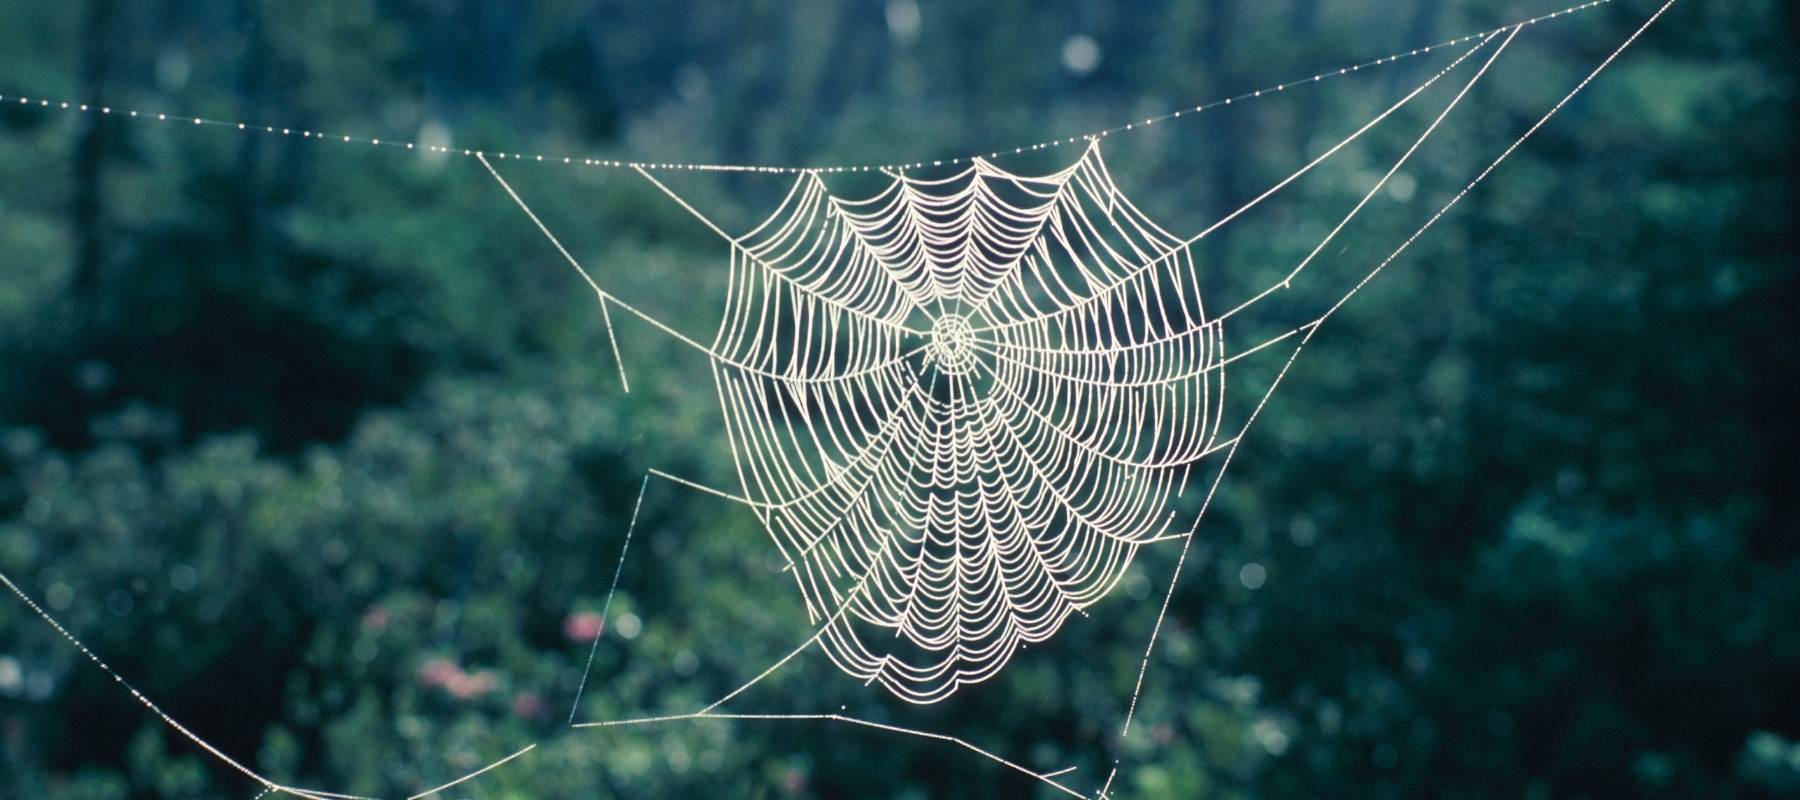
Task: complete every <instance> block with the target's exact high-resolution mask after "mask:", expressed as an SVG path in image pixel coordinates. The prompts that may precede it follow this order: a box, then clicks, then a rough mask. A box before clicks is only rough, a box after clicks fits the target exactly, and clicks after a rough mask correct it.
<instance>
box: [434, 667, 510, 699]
mask: <svg viewBox="0 0 1800 800" xmlns="http://www.w3.org/2000/svg"><path fill="white" fill-rule="evenodd" d="M499 684H500V679H499V678H497V677H495V676H494V673H492V672H490V671H488V670H485V669H484V670H481V671H480V672H474V673H469V672H460V673H458V674H457V676H456V677H455V678H452V679H451V680H450V682H449V683H448V684H445V686H444V689H445V690H446V691H448V692H449V693H450V696H451V697H454V698H456V699H458V700H473V699H475V698H477V697H480V696H482V695H484V694H487V693H488V692H491V691H493V690H494V687H496V686H498V685H499Z"/></svg>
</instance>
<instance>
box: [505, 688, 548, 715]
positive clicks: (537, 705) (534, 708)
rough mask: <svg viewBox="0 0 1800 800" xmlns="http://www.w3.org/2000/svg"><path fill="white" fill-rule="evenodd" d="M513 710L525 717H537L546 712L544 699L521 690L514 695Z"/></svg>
mask: <svg viewBox="0 0 1800 800" xmlns="http://www.w3.org/2000/svg"><path fill="white" fill-rule="evenodd" d="M512 712H513V715H514V716H517V717H521V718H524V719H537V718H538V717H539V716H540V715H542V714H543V713H544V701H543V700H540V699H538V696H537V695H535V694H532V693H531V692H520V693H518V694H516V695H514V696H513V702H512Z"/></svg>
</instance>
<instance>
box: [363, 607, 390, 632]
mask: <svg viewBox="0 0 1800 800" xmlns="http://www.w3.org/2000/svg"><path fill="white" fill-rule="evenodd" d="M387 624H388V610H387V609H386V608H383V607H381V606H378V605H375V606H369V610H367V611H364V612H363V616H362V626H363V630H365V631H370V632H375V631H379V630H381V629H382V628H386V627H387Z"/></svg>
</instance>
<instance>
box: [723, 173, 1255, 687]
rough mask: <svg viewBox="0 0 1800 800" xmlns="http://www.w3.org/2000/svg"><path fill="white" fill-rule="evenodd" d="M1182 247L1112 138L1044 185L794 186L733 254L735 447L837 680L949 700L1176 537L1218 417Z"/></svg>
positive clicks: (968, 176) (730, 347)
mask: <svg viewBox="0 0 1800 800" xmlns="http://www.w3.org/2000/svg"><path fill="white" fill-rule="evenodd" d="M1183 244H1184V243H1183V241H1182V240H1181V239H1180V238H1178V237H1176V236H1174V235H1172V234H1170V233H1168V232H1167V231H1165V230H1164V229H1162V228H1161V227H1159V226H1157V225H1156V224H1155V223H1153V222H1152V221H1151V220H1150V219H1149V218H1148V217H1146V216H1145V215H1144V214H1143V213H1142V212H1141V211H1139V210H1138V209H1137V208H1136V207H1135V206H1133V205H1132V204H1131V203H1130V201H1129V200H1127V199H1126V198H1125V196H1124V195H1123V194H1122V193H1121V192H1120V191H1119V189H1118V187H1117V186H1116V185H1115V184H1114V182H1113V180H1112V177H1111V176H1110V175H1109V174H1108V173H1107V170H1106V165H1105V162H1104V160H1103V159H1102V157H1101V153H1100V148H1099V146H1098V143H1097V142H1096V143H1093V144H1090V146H1089V147H1088V148H1087V150H1086V151H1085V153H1084V154H1083V155H1082V156H1081V158H1080V159H1079V160H1077V161H1076V162H1075V163H1074V164H1072V165H1071V166H1069V167H1067V168H1065V169H1062V170H1059V171H1056V172H1054V173H1050V174H1047V175H1021V174H1017V173H1013V172H1009V171H1006V170H1004V169H1002V168H1000V167H998V166H996V165H994V164H992V163H990V162H988V161H986V160H984V159H976V160H975V161H974V163H973V164H972V165H970V166H969V167H968V168H967V169H964V170H962V171H960V172H958V173H955V174H953V175H950V176H947V177H941V178H934V179H931V180H923V179H918V178H912V177H907V176H904V175H900V174H893V175H891V177H890V180H889V182H888V184H887V186H886V187H885V188H884V189H882V190H881V191H880V192H878V193H876V194H874V195H873V196H870V197H866V198H860V199H846V198H843V197H838V196H835V195H833V194H832V193H831V192H830V191H828V190H827V188H826V186H825V183H824V182H823V181H822V180H821V179H820V178H819V176H817V175H803V176H801V177H800V178H798V179H797V180H795V181H794V183H793V185H792V187H791V188H790V190H789V192H788V194H787V197H786V199H785V200H784V202H783V203H782V204H781V205H780V207H779V208H777V209H776V211H775V212H774V213H773V214H772V215H771V216H770V217H769V218H768V219H767V220H766V221H764V222H763V223H762V224H761V225H760V226H758V227H757V228H756V229H754V230H752V231H751V232H750V233H749V234H747V235H746V236H744V237H742V238H741V239H739V240H738V242H737V244H736V246H735V247H733V251H732V258H731V266H730V269H731V281H730V290H729V297H728V299H727V301H726V305H725V312H724V314H723V316H722V322H721V325H720V327H719V330H718V335H717V337H716V339H715V343H714V347H715V349H716V351H717V352H718V353H719V354H720V356H721V358H720V359H718V360H716V361H715V362H714V363H715V368H714V370H713V373H714V376H715V379H716V380H717V383H718V389H719V395H720V398H721V402H722V405H723V409H724V418H725V422H726V429H727V433H728V435H729V439H730V444H731V450H732V453H733V455H734V457H735V459H736V463H737V467H738V472H739V476H740V482H741V484H742V490H743V495H744V497H746V498H747V499H748V500H749V501H750V505H751V507H752V508H754V509H756V512H757V514H758V515H759V516H760V517H761V519H762V522H763V524H764V526H765V527H766V528H767V529H768V531H769V534H770V536H771V538H773V539H774V541H775V544H776V546H777V547H779V548H780V550H781V554H782V556H783V558H784V559H785V561H786V563H787V566H788V568H789V571H790V572H791V573H792V575H793V579H794V582H795V584H796V585H797V586H798V588H799V590H800V593H801V595H802V597H803V598H804V600H805V603H806V608H807V610H808V613H809V614H810V615H811V616H812V618H813V621H814V622H815V623H816V624H822V625H824V626H825V635H824V636H823V637H822V638H821V639H820V644H821V647H822V649H823V650H824V652H825V653H826V654H827V655H828V656H829V657H830V658H831V660H832V661H833V662H834V663H835V664H837V666H838V667H840V668H841V669H843V670H844V671H845V672H847V673H849V674H850V675H852V676H855V677H857V678H859V679H862V680H864V681H869V682H875V683H879V684H880V685H882V686H884V687H886V688H887V689H888V690H889V691H891V692H893V694H895V695H896V696H898V697H901V698H903V699H906V700H909V701H912V702H920V703H923V702H932V701H935V700H939V699H942V698H944V697H946V696H948V695H949V694H951V693H953V692H954V691H955V690H956V689H957V688H958V687H959V686H962V685H966V684H969V683H973V682H978V681H981V680H984V679H986V678H988V677H990V676H992V675H993V674H995V673H996V672H997V671H999V670H1000V669H1001V668H1002V667H1004V666H1005V665H1006V663H1007V662H1008V660H1009V659H1010V658H1011V657H1012V655H1013V654H1014V653H1015V652H1017V651H1018V649H1019V648H1020V646H1021V645H1024V644H1027V643H1032V642H1042V641H1045V640H1047V639H1049V638H1050V637H1051V636H1053V635H1054V634H1055V633H1056V632H1057V630H1058V629H1059V628H1060V627H1061V626H1062V624H1063V623H1064V621H1065V620H1067V619H1068V618H1069V616H1070V615H1071V614H1074V613H1077V612H1079V611H1081V610H1082V609H1084V608H1086V607H1087V606H1089V605H1092V604H1093V603H1095V602H1097V601H1099V600H1100V599H1101V598H1102V597H1103V596H1105V595H1106V593H1107V592H1108V590H1109V589H1111V588H1112V587H1113V586H1114V584H1116V583H1117V582H1118V580H1119V578H1120V577H1121V576H1122V575H1123V574H1124V571H1125V569H1126V568H1127V567H1128V566H1129V565H1130V564H1131V561H1132V556H1133V555H1134V554H1135V553H1136V551H1137V548H1138V547H1139V546H1141V545H1142V544H1144V543H1145V542H1148V541H1153V540H1157V539H1158V538H1160V537H1162V536H1163V535H1164V534H1166V533H1167V527H1168V524H1169V522H1170V519H1171V515H1170V514H1169V513H1168V511H1167V505H1168V501H1169V500H1170V499H1171V497H1173V496H1174V495H1175V494H1176V492H1177V491H1178V490H1179V487H1180V484H1181V482H1182V480H1183V479H1184V477H1185V474H1186V473H1187V471H1188V469H1189V467H1190V466H1191V465H1192V464H1193V463H1194V462H1195V461H1197V460H1199V459H1200V458H1202V457H1204V456H1205V455H1206V454H1207V453H1208V452H1209V450H1208V447H1209V445H1210V444H1211V443H1212V441H1213V440H1214V439H1215V437H1216V436H1217V434H1218V430H1219V419H1220V413H1219V410H1220V409H1219V406H1220V403H1221V402H1222V400H1223V396H1224V391H1223V389H1224V386H1223V378H1224V374H1223V370H1222V369H1221V356H1222V354H1223V350H1224V348H1223V337H1222V333H1221V331H1222V325H1219V324H1214V323H1210V322H1209V321H1208V319H1207V317H1206V313H1205V309H1204V306H1203V304H1202V302H1201V292H1200V291H1199V285H1200V275H1199V274H1198V270H1197V269H1196V266H1195V262H1194V258H1193V256H1192V254H1191V252H1190V248H1187V247H1184V246H1183ZM738 365H747V366H749V367H754V369H746V368H743V367H740V366H738Z"/></svg>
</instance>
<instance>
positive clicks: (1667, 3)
mask: <svg viewBox="0 0 1800 800" xmlns="http://www.w3.org/2000/svg"><path fill="white" fill-rule="evenodd" d="M1674 5H1675V0H1664V2H1663V3H1662V5H1660V6H1658V7H1657V9H1656V11H1655V12H1654V13H1652V14H1651V15H1650V16H1649V17H1648V18H1647V19H1645V20H1644V22H1643V23H1642V24H1640V25H1639V26H1638V27H1637V29H1636V30H1634V31H1632V32H1631V35H1630V36H1627V37H1626V38H1625V41H1623V42H1621V43H1620V44H1619V46H1618V47H1617V48H1614V49H1613V51H1612V52H1611V53H1608V54H1607V56H1606V58H1605V59H1603V60H1601V62H1600V63H1599V64H1598V65H1596V66H1595V67H1594V69H1593V70H1592V71H1590V72H1588V74H1587V75H1586V76H1584V77H1582V79H1581V81H1580V82H1579V83H1577V84H1576V85H1575V87H1574V88H1573V89H1570V90H1569V91H1568V93H1567V94H1564V95H1563V96H1562V98H1561V99H1559V100H1557V101H1556V104H1555V105H1553V106H1551V107H1550V110H1548V111H1546V112H1545V113H1544V114H1543V116H1541V117H1539V118H1538V119H1537V121H1536V122H1534V123H1532V125H1531V127H1530V128H1527V129H1526V130H1525V132H1524V133H1523V134H1520V135H1519V137H1518V138H1517V139H1514V140H1513V142H1512V143H1511V144H1509V145H1507V147H1506V149H1505V150H1503V151H1501V153H1500V155H1499V156H1497V157H1495V158H1494V160H1492V161H1490V162H1488V165H1487V166H1486V167H1484V168H1482V170H1481V172H1480V173H1478V174H1476V176H1475V177H1474V178H1473V179H1472V180H1470V181H1469V182H1468V183H1467V184H1466V185H1464V186H1463V188H1462V189H1461V190H1460V191H1458V192H1457V193H1456V194H1455V195H1454V196H1452V197H1451V198H1450V200H1449V201H1447V202H1445V203H1444V205H1443V206H1441V207H1439V209H1438V210H1437V211H1436V212H1434V213H1433V214H1432V215H1431V217H1430V218H1428V219H1427V220H1426V221H1425V223H1424V224H1423V225H1421V226H1419V228H1418V229H1417V230H1415V231H1414V232H1413V233H1412V234H1411V235H1410V236H1408V237H1407V238H1406V240H1405V241H1403V242H1401V244H1400V246H1399V247H1397V248H1395V249H1394V251H1393V252H1391V253H1389V254H1388V255H1387V257H1385V258H1383V259H1382V260H1381V261H1380V263H1378V264H1376V265H1375V268H1374V269H1372V270H1370V271H1369V272H1368V274H1366V275H1364V276H1363V278H1362V280H1360V281H1358V282H1357V283H1356V285H1355V286H1353V287H1351V289H1350V291H1349V292H1347V293H1346V294H1344V295H1343V296H1342V297H1340V298H1338V301H1337V302H1336V303H1334V304H1332V306H1331V307H1330V308H1328V309H1326V311H1325V313H1324V314H1322V315H1320V316H1319V317H1318V318H1317V319H1315V320H1314V321H1313V322H1312V323H1310V325H1309V326H1308V330H1307V331H1306V333H1305V334H1304V335H1303V336H1302V337H1301V340H1300V345H1299V346H1298V347H1296V348H1294V351H1293V352H1292V353H1290V354H1289V355H1288V359H1287V361H1286V362H1285V363H1284V364H1283V365H1282V367H1281V370H1280V371H1279V372H1278V373H1276V376H1275V379H1274V381H1273V382H1272V383H1271V384H1270V386H1269V389H1268V391H1266V392H1264V393H1263V396H1262V398H1261V400H1259V401H1258V402H1257V404H1256V407H1255V408H1254V409H1252V410H1251V413H1250V416H1251V420H1252V421H1254V419H1255V417H1256V415H1257V414H1260V413H1261V412H1262V409H1263V407H1264V406H1265V405H1266V404H1267V403H1268V400H1269V397H1270V396H1271V395H1272V394H1273V393H1274V391H1275V388H1276V387H1277V386H1279V385H1280V383H1281V381H1282V379H1283V378H1285V377H1287V373H1288V370H1289V369H1290V368H1291V367H1292V366H1293V365H1294V361H1295V360H1296V359H1298V358H1299V357H1300V351H1301V350H1302V349H1304V348H1305V346H1306V344H1307V343H1308V342H1310V341H1311V340H1312V337H1313V336H1314V335H1315V334H1317V333H1318V331H1319V328H1320V327H1321V326H1322V325H1323V324H1324V322H1325V320H1327V319H1329V318H1330V317H1331V315H1332V314H1335V313H1337V311H1338V309H1340V308H1343V306H1344V304H1345V303H1347V302H1349V300H1350V298H1351V297H1353V296H1355V295H1356V293H1357V292H1360V291H1362V289H1363V287H1365V286H1367V285H1368V284H1369V282H1370V281H1372V280H1374V279H1375V276H1376V275H1379V274H1380V273H1381V271H1382V270H1384V269H1386V268H1387V266H1388V265H1389V264H1391V263H1393V262H1394V260H1395V259H1397V258H1399V257H1400V255H1401V254H1402V253H1404V252H1406V250H1407V249H1408V248H1410V247H1411V246H1412V244H1413V242H1416V241H1418V239H1419V237H1420V236H1423V235H1424V234H1425V232H1426V231H1428V230H1430V229H1431V228H1432V227H1433V226H1435V225H1436V224H1437V222H1438V220H1440V219H1442V218H1443V217H1444V215H1445V214H1448V213H1449V212H1450V210H1451V209H1453V208H1455V207H1456V205H1457V204H1458V203H1460V202H1462V199H1463V198H1464V197H1466V196H1468V194H1469V192H1470V191H1472V190H1474V188H1475V187H1476V186H1477V185H1479V184H1480V183H1481V182H1482V181H1484V180H1486V179H1487V177H1488V176H1489V175H1491V174H1492V173H1493V171H1494V170H1495V169H1497V168H1498V167H1499V166H1500V164H1501V162H1504V161H1505V160H1506V159H1507V158H1508V157H1510V156H1511V155H1512V154H1513V152H1514V151H1516V150H1518V149H1519V147H1521V146H1523V145H1524V144H1525V142H1526V141H1527V140H1529V139H1530V138H1531V137H1532V136H1533V135H1535V134H1536V133H1537V132H1538V130H1539V129H1540V128H1542V127H1543V126H1544V125H1545V124H1547V123H1548V122H1549V121H1550V119H1551V118H1552V117H1555V116H1556V114H1557V113H1558V112H1560V111H1561V110H1562V109H1563V107H1564V106H1566V105H1568V104H1569V101H1571V100H1573V99H1575V96H1576V95H1578V94H1580V93H1581V92H1582V90H1584V89H1586V88H1587V87H1588V84H1590V83H1592V82H1593V81H1594V79H1595V78H1597V77H1599V76H1600V73H1601V72H1603V71H1605V70H1606V68H1607V67H1608V66H1611V65H1612V63H1613V62H1614V61H1615V60H1617V59H1618V57H1619V56H1620V55H1621V54H1623V53H1624V52H1625V51H1626V49H1628V48H1630V47H1631V45H1632V44H1633V43H1635V42H1636V41H1637V40H1638V38H1639V37H1641V36H1643V34H1644V32H1645V31H1647V30H1649V29H1650V27H1651V26H1652V25H1654V24H1656V21H1657V20H1659V19H1661V18H1662V16H1663V15H1664V14H1665V13H1667V12H1668V10H1669V9H1670V8H1671V7H1673V6H1674ZM1236 454H1237V444H1235V443H1234V444H1233V445H1232V447H1231V450H1230V451H1229V452H1228V453H1227V454H1226V456H1225V465H1224V466H1221V468H1220V476H1221V478H1222V476H1223V471H1224V467H1225V466H1229V465H1230V461H1231V458H1232V457H1233V456H1235V455H1236ZM1219 481H1220V478H1215V479H1214V480H1213V482H1212V486H1211V487H1210V488H1209V489H1208V490H1207V494H1206V499H1205V501H1204V503H1203V504H1202V507H1201V512H1200V513H1201V515H1202V516H1203V515H1204V514H1205V510H1206V508H1207V507H1209V506H1210V505H1211V504H1212V501H1213V498H1214V496H1215V494H1216V492H1217V491H1218V488H1219ZM1199 522H1200V516H1196V517H1195V518H1194V524H1195V526H1196V527H1197V526H1198V525H1199ZM1192 544H1193V539H1192V538H1191V537H1190V538H1189V539H1187V540H1186V541H1184V542H1183V543H1182V548H1181V555H1180V556H1179V557H1178V558H1177V559H1176V563H1175V569H1174V570H1173V573H1174V574H1173V575H1172V576H1171V577H1170V580H1169V588H1168V591H1167V592H1166V593H1165V594H1164V596H1163V602H1162V607H1161V609H1160V610H1159V611H1158V613H1157V617H1156V624H1155V627H1154V628H1153V629H1152V633H1151V636H1150V642H1149V644H1148V645H1146V646H1145V648H1144V658H1143V661H1142V663H1141V664H1140V666H1139V669H1138V680H1137V685H1136V686H1135V687H1134V688H1133V690H1132V694H1131V706H1130V709H1129V710H1128V711H1127V713H1126V717H1125V722H1124V724H1123V726H1121V728H1120V733H1119V740H1120V743H1121V745H1122V744H1123V742H1124V738H1125V736H1126V735H1127V734H1128V733H1129V732H1130V728H1131V718H1132V713H1133V712H1135V711H1136V708H1137V703H1138V699H1139V698H1140V696H1141V695H1142V693H1143V688H1144V676H1145V673H1146V672H1147V670H1148V668H1149V666H1148V665H1149V663H1150V656H1151V654H1152V652H1153V651H1154V650H1155V648H1156V640H1157V637H1158V636H1159V635H1160V634H1161V632H1162V625H1163V622H1164V620H1165V619H1166V618H1167V616H1168V612H1169V604H1170V602H1171V601H1172V600H1173V599H1174V596H1175V588H1176V583H1177V582H1178V581H1179V580H1180V577H1181V568H1182V565H1183V564H1184V563H1185V562H1186V559H1187V555H1188V552H1189V548H1190V547H1191V546H1192ZM1118 773H1119V762H1118V761H1117V760H1115V761H1114V762H1113V768H1112V770H1111V771H1110V772H1109V773H1108V774H1107V776H1106V783H1105V785H1104V786H1103V787H1102V788H1101V790H1100V793H1099V796H1100V797H1102V798H1105V797H1109V796H1110V795H1109V794H1108V793H1109V792H1110V791H1111V788H1112V782H1113V780H1114V778H1116V777H1117V776H1118Z"/></svg>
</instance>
